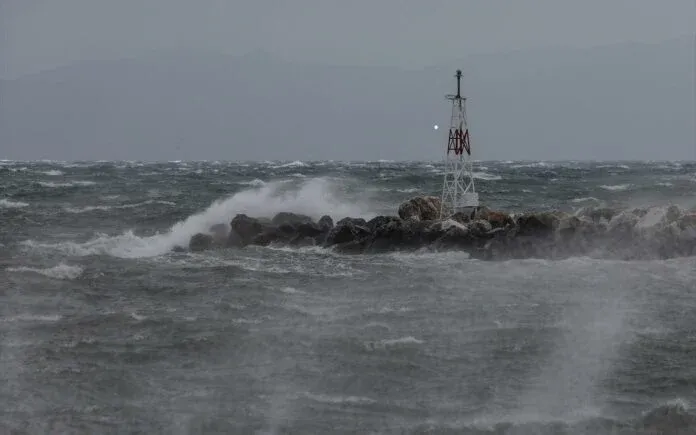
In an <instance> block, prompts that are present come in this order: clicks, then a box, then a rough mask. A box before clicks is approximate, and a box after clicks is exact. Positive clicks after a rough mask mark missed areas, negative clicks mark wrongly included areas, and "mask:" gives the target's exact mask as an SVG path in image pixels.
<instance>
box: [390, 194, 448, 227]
mask: <svg viewBox="0 0 696 435" xmlns="http://www.w3.org/2000/svg"><path fill="white" fill-rule="evenodd" d="M441 204H442V202H441V200H440V198H438V197H436V196H416V197H414V198H411V199H409V200H408V201H406V202H404V203H402V204H401V205H400V206H399V217H400V218H401V219H404V220H406V219H415V220H424V221H430V220H435V219H438V218H439V217H440V206H441Z"/></svg>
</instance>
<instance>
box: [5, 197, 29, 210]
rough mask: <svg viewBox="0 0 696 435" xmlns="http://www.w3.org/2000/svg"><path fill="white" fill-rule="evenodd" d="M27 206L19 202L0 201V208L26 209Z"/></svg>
mask: <svg viewBox="0 0 696 435" xmlns="http://www.w3.org/2000/svg"><path fill="white" fill-rule="evenodd" d="M27 206H29V204H27V203H26V202H20V201H10V200H9V199H5V198H3V199H0V208H22V207H27Z"/></svg>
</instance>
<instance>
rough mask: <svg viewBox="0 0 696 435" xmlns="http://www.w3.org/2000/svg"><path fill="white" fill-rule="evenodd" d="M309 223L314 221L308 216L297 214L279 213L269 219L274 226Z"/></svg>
mask: <svg viewBox="0 0 696 435" xmlns="http://www.w3.org/2000/svg"><path fill="white" fill-rule="evenodd" d="M311 222H314V220H313V219H312V218H311V217H309V216H306V215H303V214H297V213H290V212H287V211H281V212H280V213H278V214H276V215H275V216H273V219H271V224H273V225H275V226H280V225H283V224H291V225H298V224H303V223H311Z"/></svg>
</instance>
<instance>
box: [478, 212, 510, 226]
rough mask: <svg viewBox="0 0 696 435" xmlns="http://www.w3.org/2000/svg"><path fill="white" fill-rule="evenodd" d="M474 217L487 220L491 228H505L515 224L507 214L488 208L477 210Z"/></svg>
mask: <svg viewBox="0 0 696 435" xmlns="http://www.w3.org/2000/svg"><path fill="white" fill-rule="evenodd" d="M475 218H476V219H481V220H485V221H488V223H490V224H491V227H492V228H506V227H509V226H512V225H515V220H514V219H513V218H512V216H510V215H509V214H507V213H504V212H502V211H495V210H490V209H488V208H485V209H483V210H480V211H478V212H477V213H476V215H475Z"/></svg>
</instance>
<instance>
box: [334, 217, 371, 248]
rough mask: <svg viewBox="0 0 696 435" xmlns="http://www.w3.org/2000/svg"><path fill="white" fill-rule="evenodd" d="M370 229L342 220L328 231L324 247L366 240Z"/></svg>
mask: <svg viewBox="0 0 696 435" xmlns="http://www.w3.org/2000/svg"><path fill="white" fill-rule="evenodd" d="M369 235H370V229H369V228H368V227H367V226H365V225H356V224H355V223H353V221H351V220H342V221H340V222H339V223H338V224H337V225H336V226H335V227H333V228H332V229H331V231H329V233H328V234H327V235H326V240H325V241H324V245H325V246H333V245H339V244H344V243H349V242H357V241H360V240H363V239H365V238H367V237H368V236H369Z"/></svg>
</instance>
